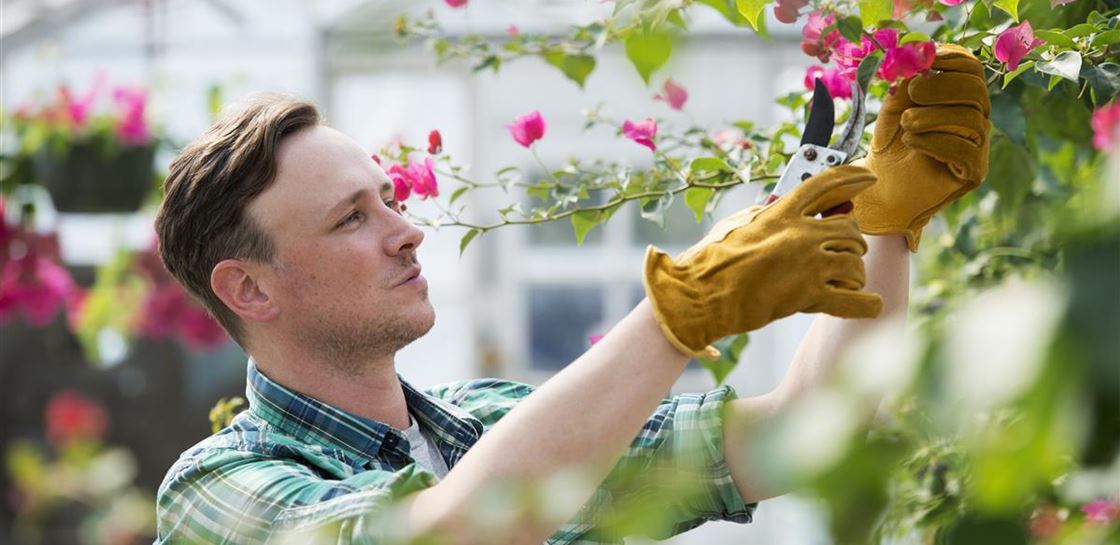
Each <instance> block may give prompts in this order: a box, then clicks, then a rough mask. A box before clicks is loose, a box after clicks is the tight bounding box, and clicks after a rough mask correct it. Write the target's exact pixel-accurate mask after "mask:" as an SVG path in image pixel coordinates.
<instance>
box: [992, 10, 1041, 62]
mask: <svg viewBox="0 0 1120 545" xmlns="http://www.w3.org/2000/svg"><path fill="white" fill-rule="evenodd" d="M1043 43H1045V42H1043V41H1042V40H1039V39H1036V38H1035V37H1034V29H1032V28H1031V23H1030V21H1023V23H1022V24H1020V25H1019V26H1013V27H1010V28H1008V29H1007V30H1004V31H1003V32H1001V33H1000V34H999V37H997V38H996V45H995V53H996V58H997V59H999V60H1000V61H1002V62H1003V63H1004V64H1006V65H1007V68H1008V69H1009V70H1014V69H1016V68H1018V67H1019V62H1020V61H1022V60H1023V57H1025V56H1027V53H1030V51H1031V49H1034V48H1036V47H1038V46H1039V45H1041V44H1043Z"/></svg>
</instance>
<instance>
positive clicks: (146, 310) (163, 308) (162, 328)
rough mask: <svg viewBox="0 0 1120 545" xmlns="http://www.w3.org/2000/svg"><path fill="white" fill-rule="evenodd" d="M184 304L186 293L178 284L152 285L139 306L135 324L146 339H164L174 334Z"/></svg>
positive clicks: (185, 302)
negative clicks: (137, 320)
mask: <svg viewBox="0 0 1120 545" xmlns="http://www.w3.org/2000/svg"><path fill="white" fill-rule="evenodd" d="M186 306H187V296H186V293H184V292H183V290H182V289H180V288H179V287H178V284H176V283H174V282H168V283H165V284H157V285H154V286H153V287H152V289H151V291H149V292H148V295H147V297H145V298H144V303H143V306H141V307H140V316H139V322H138V324H137V328H138V329H139V332H140V334H141V335H142V336H144V337H146V338H148V339H166V338H168V337H170V336H172V335H174V334H175V331H176V328H177V326H178V323H179V321H180V320H181V319H182V317H183V310H184V309H185V308H186Z"/></svg>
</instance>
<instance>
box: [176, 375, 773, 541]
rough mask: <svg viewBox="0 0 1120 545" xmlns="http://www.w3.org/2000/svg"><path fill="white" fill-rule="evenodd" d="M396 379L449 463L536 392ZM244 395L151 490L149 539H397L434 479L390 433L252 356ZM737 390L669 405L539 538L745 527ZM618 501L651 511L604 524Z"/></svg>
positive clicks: (502, 383) (506, 384) (517, 386)
mask: <svg viewBox="0 0 1120 545" xmlns="http://www.w3.org/2000/svg"><path fill="white" fill-rule="evenodd" d="M402 385H403V387H404V393H405V398H406V401H407V403H408V406H409V409H410V410H411V412H412V414H413V415H414V416H415V417H416V418H417V420H419V422H420V424H421V425H422V426H423V427H425V428H426V429H427V430H429V431H430V433H431V434H432V437H433V440H434V441H435V443H436V445H437V446H438V447H439V451H440V454H442V456H443V459H444V460H445V461H446V462H447V466H448V467H452V468H453V467H454V466H455V464H456V462H458V461H459V459H461V458H462V457H463V455H464V454H465V453H466V451H467V449H469V448H470V447H471V445H473V444H474V443H475V441H477V440H478V438H479V437H480V436H481V435H482V434H484V433H486V431H487V430H488V429H489V428H490V426H493V425H494V424H495V423H496V422H498V420H500V419H501V418H502V416H504V415H505V414H506V413H508V412H509V411H510V410H511V409H512V408H513V407H514V406H516V405H517V403H518V402H519V401H520V400H521V399H523V398H525V396H527V395H529V394H530V393H531V392H532V391H533V387H532V386H529V385H527V384H521V383H517V382H511V381H506V380H496V379H482V380H471V381H466V382H457V383H452V384H446V385H441V386H436V387H433V388H430V389H427V390H426V391H421V390H417V389H416V388H413V387H412V386H411V385H409V384H408V383H407V382H404V381H403V380H402ZM246 395H247V397H248V401H249V409H248V410H246V411H244V412H242V413H241V414H239V415H238V416H237V417H236V418H234V420H233V421H232V422H231V423H230V425H229V426H228V427H226V428H225V429H223V430H221V431H220V432H218V433H217V434H215V435H213V436H211V437H209V438H207V439H205V440H203V441H202V442H201V443H199V444H197V445H195V446H194V447H192V448H190V449H189V450H187V451H186V452H184V453H183V454H182V456H181V457H180V458H179V460H178V461H176V462H175V464H174V465H173V466H172V467H171V469H170V470H169V471H168V473H167V476H166V477H165V479H164V482H163V484H162V485H161V486H160V488H159V492H158V498H157V514H158V530H157V538H156V543H157V544H172V543H174V544H183V543H191V544H194V543H208V544H209V543H223V544H225V543H229V544H238V545H251V544H256V543H266V542H267V543H277V542H283V543H307V542H309V541H308V539H306V536H308V535H314V536H324V535H325V537H326V538H327V539H326V542H330V543H347V544H349V543H354V544H358V543H368V544H379V543H385V542H387V541H391V540H392V537H393V536H394V535H395V534H399V533H400V528H399V527H400V523H399V522H397V521H399V520H400V518H399V517H400V513H394V512H393V508H392V504H393V502H394V500H397V499H399V498H402V497H404V496H407V495H409V494H411V493H413V492H416V491H418V490H422V489H424V488H426V487H429V486H432V485H433V484H435V482H437V480H438V479H437V477H436V476H435V475H433V474H432V473H431V472H429V471H427V470H426V469H424V468H423V467H420V466H418V465H417V464H415V463H414V461H413V460H412V458H411V457H410V456H409V445H408V440H407V439H406V438H405V437H404V435H403V434H401V433H400V432H399V431H397V430H396V429H394V428H392V427H390V426H388V425H386V424H383V423H380V422H376V421H374V420H370V419H366V418H363V417H360V416H356V415H353V414H350V413H347V412H344V411H342V410H340V409H337V408H335V407H332V406H330V405H326V404H324V403H322V402H319V401H317V400H315V399H312V398H310V397H307V396H304V395H302V394H299V393H297V392H294V391H292V390H289V389H287V388H285V387H284V386H282V385H280V384H277V383H276V382H273V381H272V380H270V379H269V378H268V377H266V376H264V374H262V373H260V372H259V371H258V370H257V369H256V368H255V366H254V365H253V364H252V362H250V364H249V370H248V385H247V388H246ZM734 398H735V393H734V391H733V390H732V389H731V388H730V387H727V386H724V387H721V388H719V389H716V390H713V391H711V392H708V393H706V394H689V395H680V396H676V397H673V398H669V399H665V400H664V401H663V402H662V403H661V405H660V406H659V407H658V408H657V410H656V411H655V413H654V414H653V415H652V416H651V417H650V419H649V420H648V421H647V422H646V424H645V426H644V427H643V428H642V430H641V432H640V433H639V434H638V436H637V437H636V438H635V439H634V441H633V443H632V444H631V445H630V448H629V450H628V451H627V452H626V454H625V455H624V456H623V457H622V459H621V460H620V461H619V462H618V464H617V465H616V466H615V468H614V470H613V471H612V472H611V474H610V476H608V477H607V479H606V480H605V481H604V482H603V483H602V484H601V485H600V486H599V488H598V490H596V493H595V494H594V496H593V497H592V498H591V500H589V501H588V502H587V504H585V505H584V507H583V509H581V510H580V512H579V513H578V514H576V515H575V516H574V517H573V518H572V519H571V520H569V521H568V522H567V523H566V524H565V525H564V526H563V527H561V528H560V529H559V530H558V531H557V532H556V533H555V534H553V536H552V537H551V538H549V540H548V543H550V544H570V543H571V544H596V543H622V538H623V537H624V535H623V534H633V533H635V532H640V533H645V534H648V535H650V536H651V537H657V538H666V537H669V536H671V535H674V534H677V533H680V532H683V531H685V530H688V529H691V528H694V527H696V526H698V525H700V524H703V523H704V522H706V521H709V520H731V521H735V522H742V523H745V522H750V521H751V518H752V516H753V513H754V509H755V507H756V506H757V504H750V505H745V504H744V502H743V499H742V497H741V496H740V495H739V492H738V490H737V489H736V488H735V486H734V483H733V482H732V479H731V474H730V472H729V470H728V467H727V464H726V463H725V462H724V459H723V432H722V408H723V406H724V403H725V402H726V401H728V400H731V399H734ZM643 475H646V476H649V477H650V478H644V479H643V478H641V477H642V476H643ZM634 477H638V478H634ZM681 483H685V484H687V485H688V488H689V492H688V493H681V488H680V487H679V485H680V484H681ZM674 487H676V488H674ZM653 505H657V506H658V507H657V508H656V509H653V508H652V507H649V506H653ZM627 506H630V507H631V508H632V509H631V512H633V510H634V509H633V508H635V506H636V508H637V509H646V510H651V509H652V511H651V512H650V513H647V515H648V516H646V517H645V518H644V519H643V520H644V522H643V523H641V524H638V525H637V526H635V522H634V520H633V517H631V519H629V526H627V524H626V521H625V520H623V521H622V523H621V524H608V522H609V521H611V520H612V519H611V514H612V513H613V512H623V511H626V509H627ZM293 536H294V537H293ZM299 536H304V537H299ZM285 538H286V539H285Z"/></svg>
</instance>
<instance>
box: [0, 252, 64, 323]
mask: <svg viewBox="0 0 1120 545" xmlns="http://www.w3.org/2000/svg"><path fill="white" fill-rule="evenodd" d="M5 250H6V248H5ZM74 289H75V286H74V280H73V279H72V278H71V277H70V273H69V272H68V271H67V270H66V269H65V268H64V267H62V266H61V265H59V264H58V263H56V262H54V261H52V260H50V259H47V258H44V257H41V256H39V255H37V254H36V252H33V251H29V252H27V253H26V254H24V255H23V256H21V257H19V258H15V259H11V260H9V261H8V262H7V263H5V264H4V269H3V271H0V322H5V321H7V320H9V319H11V317H12V316H13V315H14V314H15V313H16V312H19V313H20V314H21V315H23V317H24V319H25V320H27V322H28V323H29V324H31V325H36V326H44V325H47V324H49V323H50V322H51V320H53V319H54V317H55V315H56V314H57V313H58V311H59V310H62V309H63V308H64V307H65V306H66V303H67V301H68V300H70V297H71V294H72V293H73V291H74Z"/></svg>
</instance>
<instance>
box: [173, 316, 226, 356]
mask: <svg viewBox="0 0 1120 545" xmlns="http://www.w3.org/2000/svg"><path fill="white" fill-rule="evenodd" d="M177 333H178V335H179V338H180V339H182V340H183V342H185V343H186V344H187V346H190V347H193V348H200V349H204V350H211V349H214V348H217V347H219V346H221V345H223V344H225V342H226V340H227V339H228V337H227V335H226V330H225V329H224V328H222V326H221V324H219V323H218V321H217V320H215V319H214V318H212V317H211V316H210V313H209V312H206V310H205V309H202V308H199V307H196V306H194V305H190V306H188V307H187V308H185V309H184V310H183V313H182V317H181V318H180V319H179V327H178V331H177Z"/></svg>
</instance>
